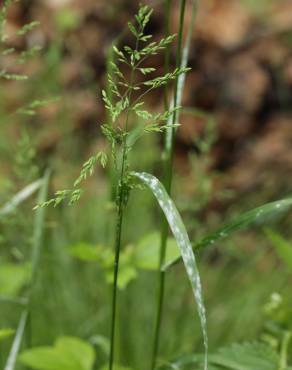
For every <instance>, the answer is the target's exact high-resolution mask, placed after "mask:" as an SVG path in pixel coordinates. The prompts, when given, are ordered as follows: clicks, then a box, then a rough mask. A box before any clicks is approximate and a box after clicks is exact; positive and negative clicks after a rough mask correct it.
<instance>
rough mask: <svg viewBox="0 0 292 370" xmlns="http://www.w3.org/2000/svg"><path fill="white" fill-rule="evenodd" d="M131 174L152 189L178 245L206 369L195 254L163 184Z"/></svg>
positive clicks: (202, 308)
mask: <svg viewBox="0 0 292 370" xmlns="http://www.w3.org/2000/svg"><path fill="white" fill-rule="evenodd" d="M133 176H135V177H137V178H138V179H140V180H141V181H142V182H143V183H144V184H146V185H147V186H148V187H149V188H150V190H151V191H152V193H153V195H154V196H155V198H156V199H157V201H158V203H159V205H160V207H161V209H162V211H163V213H164V214H165V217H166V219H167V221H168V224H169V227H170V229H171V231H172V233H173V235H174V237H175V239H176V242H177V244H178V246H179V249H180V252H181V256H182V259H183V262H184V265H185V268H186V272H187V275H188V278H189V280H190V282H191V285H192V289H193V293H194V297H195V301H196V303H197V307H198V313H199V318H200V323H201V330H202V334H203V339H204V346H205V369H207V353H208V336H207V322H206V311H205V306H204V302H203V294H202V286H201V279H200V275H199V271H198V268H197V263H196V259H195V255H194V252H193V249H192V245H191V242H190V239H189V236H188V233H187V231H186V228H185V225H184V223H183V221H182V219H181V216H180V214H179V212H178V210H177V208H176V206H175V204H174V203H173V201H172V200H171V198H170V197H169V195H168V194H167V192H166V190H165V188H164V186H163V185H162V184H161V183H160V181H159V180H158V179H157V178H156V177H155V176H153V175H150V174H148V173H145V172H134V173H133Z"/></svg>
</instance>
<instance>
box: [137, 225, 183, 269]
mask: <svg viewBox="0 0 292 370" xmlns="http://www.w3.org/2000/svg"><path fill="white" fill-rule="evenodd" d="M159 249H160V234H159V233H158V232H153V233H150V234H147V235H146V236H144V237H143V238H142V239H141V240H139V242H138V243H137V245H136V246H135V249H134V254H133V262H134V264H135V265H136V266H137V267H138V268H140V269H145V270H158V269H159V253H160V252H159ZM179 255H180V252H179V249H178V247H177V243H176V241H175V239H174V238H168V241H167V251H166V261H172V260H173V259H174V258H176V257H178V256H179Z"/></svg>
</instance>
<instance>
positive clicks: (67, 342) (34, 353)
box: [19, 337, 95, 370]
mask: <svg viewBox="0 0 292 370" xmlns="http://www.w3.org/2000/svg"><path fill="white" fill-rule="evenodd" d="M19 360H20V362H21V363H22V364H24V365H26V366H30V367H31V368H33V369H37V370H61V369H62V370H91V369H92V367H93V363H94V360H95V352H94V349H93V347H92V346H91V345H90V344H88V343H87V342H85V341H83V340H81V339H79V338H74V337H60V338H58V339H57V341H56V343H55V345H54V346H53V347H36V348H32V349H28V350H26V351H24V352H22V354H21V355H20V356H19Z"/></svg>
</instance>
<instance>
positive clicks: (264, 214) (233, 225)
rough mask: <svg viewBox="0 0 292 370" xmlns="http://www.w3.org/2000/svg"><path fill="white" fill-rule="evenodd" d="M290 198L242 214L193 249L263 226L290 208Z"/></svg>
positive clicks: (167, 266) (165, 267)
mask: <svg viewBox="0 0 292 370" xmlns="http://www.w3.org/2000/svg"><path fill="white" fill-rule="evenodd" d="M291 205H292V198H287V199H283V200H279V201H277V202H272V203H267V204H265V205H263V206H261V207H257V208H255V209H253V210H251V211H248V212H246V213H243V214H242V215H240V216H239V217H238V218H236V219H235V220H234V221H231V222H230V223H228V224H226V225H224V226H223V227H221V228H219V229H218V230H216V231H215V232H213V233H211V234H209V235H207V236H206V237H204V238H203V239H201V240H199V241H198V242H196V243H195V244H194V249H196V250H198V249H201V248H205V247H208V246H209V245H212V244H215V242H217V241H219V240H221V239H224V238H226V237H228V236H230V235H231V234H232V233H234V232H236V231H239V230H242V229H244V228H246V227H248V226H252V225H257V226H259V225H263V224H266V223H268V222H269V221H271V219H273V217H275V216H277V215H278V214H279V213H282V212H285V211H287V210H288V209H289V207H291ZM179 260H180V258H177V259H174V260H173V261H171V262H170V263H168V264H165V265H164V267H163V268H164V269H167V268H169V267H170V266H172V265H174V264H176V263H177V262H179Z"/></svg>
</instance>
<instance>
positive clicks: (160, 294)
mask: <svg viewBox="0 0 292 370" xmlns="http://www.w3.org/2000/svg"><path fill="white" fill-rule="evenodd" d="M185 7H186V1H185V0H181V3H180V20H179V33H178V45H177V52H176V66H177V67H186V65H187V61H188V55H189V49H190V42H191V37H192V31H193V25H194V19H195V11H196V1H195V0H193V3H192V18H191V23H190V27H189V30H188V34H187V39H186V43H185V46H184V48H183V46H182V45H183V30H184V16H185ZM165 9H166V17H167V20H166V27H165V29H166V32H169V19H170V9H171V1H170V0H166V1H165ZM165 68H166V72H167V70H168V68H169V51H166V56H165ZM184 81H185V74H182V75H180V76H179V77H178V78H177V79H176V82H175V88H174V97H173V101H172V103H171V105H172V107H175V106H179V105H180V103H181V100H182V91H183V86H184ZM164 102H165V104H168V100H167V92H165V97H164ZM177 121H178V113H177V111H174V113H173V115H172V117H171V121H170V122H169V123H172V124H173V125H174V124H176V123H177ZM175 131H176V128H175V127H171V128H170V129H169V130H167V132H166V135H165V147H164V182H163V183H164V186H165V189H166V191H167V193H168V194H170V193H171V186H172V173H173V156H174V144H175ZM168 230H169V227H168V224H167V221H166V219H164V218H163V221H162V225H161V241H160V256H159V270H160V271H159V277H158V291H157V311H156V320H155V330H154V341H153V352H152V362H151V369H152V370H154V369H155V365H156V360H157V355H158V351H159V344H160V337H161V321H162V312H163V303H164V291H165V271H163V269H162V266H163V265H164V263H165V255H166V248H167V237H168Z"/></svg>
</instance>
